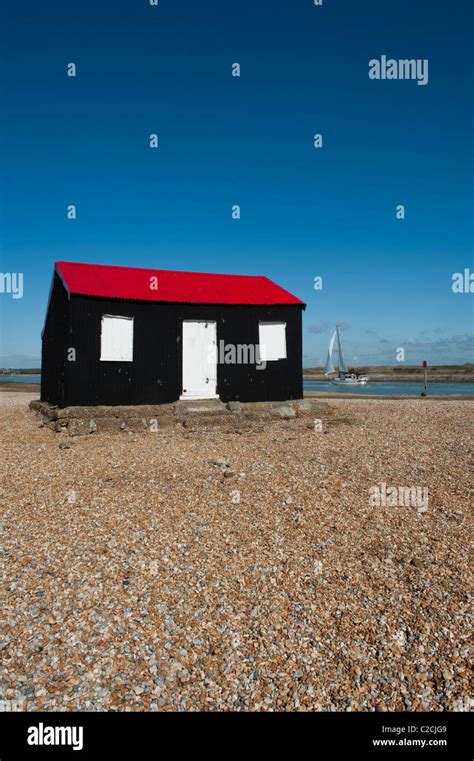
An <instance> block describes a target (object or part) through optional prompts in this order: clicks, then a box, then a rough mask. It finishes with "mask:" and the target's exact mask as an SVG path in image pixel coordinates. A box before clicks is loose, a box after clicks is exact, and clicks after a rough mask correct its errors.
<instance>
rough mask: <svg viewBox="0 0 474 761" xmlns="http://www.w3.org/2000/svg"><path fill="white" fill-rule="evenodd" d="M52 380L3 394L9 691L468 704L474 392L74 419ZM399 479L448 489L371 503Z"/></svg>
mask: <svg viewBox="0 0 474 761" xmlns="http://www.w3.org/2000/svg"><path fill="white" fill-rule="evenodd" d="M34 396H35V395H34V394H32V395H31V397H30V396H28V395H27V394H25V393H23V394H16V393H14V392H12V393H10V392H4V393H2V394H0V435H1V438H2V440H3V441H4V444H3V445H2V455H1V459H0V463H1V464H0V468H1V481H0V483H1V506H2V514H3V521H2V524H3V525H2V534H3V548H4V550H3V557H4V578H5V579H6V583H5V584H4V585H3V595H4V597H5V599H4V601H3V603H2V610H3V619H4V621H3V626H2V632H1V635H0V648H1V649H2V673H1V678H0V699H10V700H17V701H24V702H22V703H21V707H22V709H23V710H46V711H51V710H65V711H68V710H81V711H84V710H92V711H97V710H117V711H124V710H127V711H139V710H150V709H151V710H181V711H189V710H212V711H216V710H226V711H228V710H263V711H266V710H289V711H295V710H311V711H320V710H323V711H341V710H342V711H346V710H355V711H369V710H370V711H372V710H378V711H380V710H381V711H384V710H402V711H414V710H435V711H436V710H439V711H442V710H466V709H467V707H468V694H469V692H468V679H469V671H468V660H467V658H468V652H467V650H468V642H469V637H470V629H469V607H468V606H469V602H468V591H469V589H470V583H469V577H468V540H467V534H468V531H467V527H468V514H467V511H468V499H467V496H468V483H469V470H468V459H469V448H470V441H469V435H468V428H469V421H470V420H472V402H468V401H455V402H453V401H435V400H429V402H428V403H427V402H426V401H425V400H410V401H387V400H375V399H373V400H368V399H354V400H338V401H337V402H331V404H333V405H334V409H335V412H334V414H332V415H331V416H330V417H329V418H328V420H324V421H323V430H322V431H319V430H314V429H313V428H310V427H308V426H309V424H308V419H307V418H306V419H304V418H301V419H297V420H293V421H272V422H270V423H265V426H264V429H263V430H257V429H256V430H255V431H250V432H246V433H241V434H237V433H235V432H234V433H225V432H223V431H219V430H209V431H206V430H203V431H198V432H195V433H189V432H186V431H185V430H179V431H178V430H168V431H166V432H158V433H147V434H140V435H137V434H122V435H101V436H97V435H91V436H84V437H77V438H75V439H71V438H70V437H68V436H67V435H61V434H54V433H53V432H51V431H50V430H48V429H45V428H40V427H39V424H38V419H37V418H36V417H35V416H34V415H33V414H32V413H31V412H29V411H27V409H26V405H27V403H28V401H29V399H30V398H33V397H34ZM260 427H261V426H260ZM380 482H385V483H386V484H387V485H394V486H421V487H428V489H429V505H428V509H427V510H426V511H424V508H423V509H419V507H411V506H407V507H404V506H399V507H384V506H381V507H377V506H371V505H370V504H369V489H370V488H371V487H373V486H375V485H376V484H378V483H380Z"/></svg>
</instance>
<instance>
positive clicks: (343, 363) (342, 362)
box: [336, 325, 349, 373]
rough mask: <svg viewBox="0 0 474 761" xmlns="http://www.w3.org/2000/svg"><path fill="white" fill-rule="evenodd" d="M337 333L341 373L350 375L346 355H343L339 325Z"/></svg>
mask: <svg viewBox="0 0 474 761" xmlns="http://www.w3.org/2000/svg"><path fill="white" fill-rule="evenodd" d="M336 332H337V350H338V353H339V362H338V367H339V372H340V373H348V372H349V370H348V369H347V365H346V361H345V359H344V354H343V353H342V346H341V334H340V331H339V325H338V326H337V328H336Z"/></svg>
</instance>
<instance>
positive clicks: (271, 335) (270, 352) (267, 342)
mask: <svg viewBox="0 0 474 761" xmlns="http://www.w3.org/2000/svg"><path fill="white" fill-rule="evenodd" d="M258 342H259V344H260V358H261V360H262V361H263V362H272V361H273V360H276V359H286V322H259V323H258Z"/></svg>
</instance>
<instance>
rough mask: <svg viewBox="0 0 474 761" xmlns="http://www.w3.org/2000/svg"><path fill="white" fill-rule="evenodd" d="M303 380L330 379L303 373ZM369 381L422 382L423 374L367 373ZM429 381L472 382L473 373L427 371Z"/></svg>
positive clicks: (321, 381)
mask: <svg viewBox="0 0 474 761" xmlns="http://www.w3.org/2000/svg"><path fill="white" fill-rule="evenodd" d="M303 380H304V381H315V382H317V383H327V382H328V381H329V380H330V379H329V378H326V376H324V375H307V374H306V373H304V374H303ZM369 382H370V383H423V374H421V373H420V374H417V375H416V374H415V373H413V374H412V375H395V376H393V375H385V374H381V373H380V374H377V375H369ZM430 383H474V375H461V374H456V375H432V376H431V375H430V374H429V373H428V384H430Z"/></svg>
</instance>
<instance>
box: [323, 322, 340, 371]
mask: <svg viewBox="0 0 474 761" xmlns="http://www.w3.org/2000/svg"><path fill="white" fill-rule="evenodd" d="M336 332H337V331H334V333H333V334H332V336H331V340H330V341H329V348H328V358H327V360H326V368H325V370H324V374H325V375H329V373H335V372H336V369H335V367H334V363H333V361H332V351H333V349H334V341H335V340H336Z"/></svg>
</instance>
